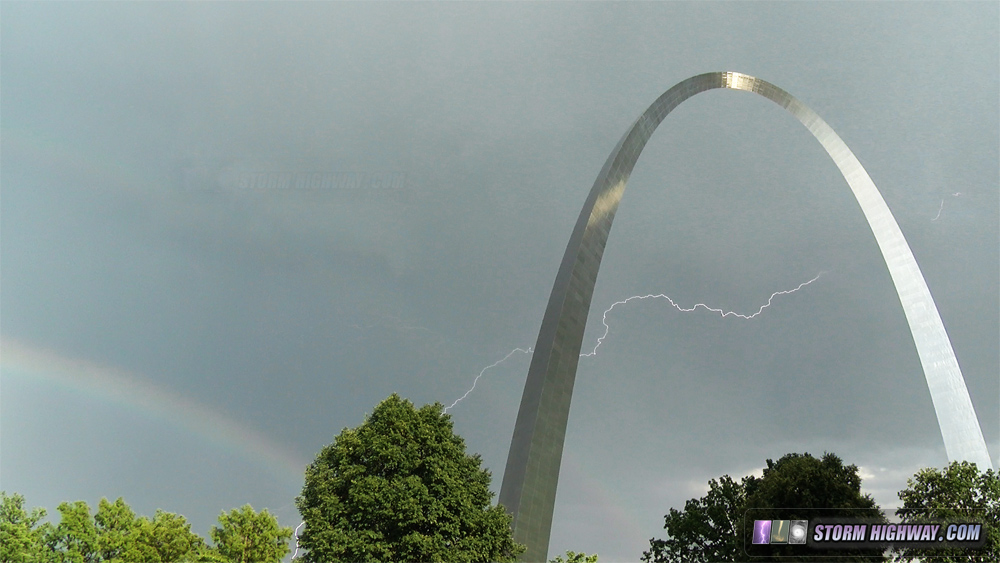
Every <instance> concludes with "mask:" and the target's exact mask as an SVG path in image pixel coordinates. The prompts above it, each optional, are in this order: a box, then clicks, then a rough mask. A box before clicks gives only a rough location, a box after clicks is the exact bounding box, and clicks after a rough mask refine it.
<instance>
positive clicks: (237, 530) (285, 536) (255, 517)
mask: <svg viewBox="0 0 1000 563" xmlns="http://www.w3.org/2000/svg"><path fill="white" fill-rule="evenodd" d="M219 524H220V526H213V527H212V541H213V542H215V548H216V549H217V550H218V552H219V555H221V556H222V557H223V558H224V559H225V560H226V561H232V562H233V563H278V561H281V558H282V557H284V556H285V555H286V554H287V553H288V540H289V539H291V537H292V529H291V528H289V527H281V526H279V525H278V519H277V518H275V517H274V516H273V515H271V514H270V513H269V512H268V511H267V510H266V509H265V510H262V511H261V512H260V513H259V514H258V513H257V512H255V511H254V509H253V508H252V507H251V506H250V505H249V504H245V505H243V507H241V508H239V509H233V510H232V511H230V512H229V514H226V513H225V512H223V513H222V514H220V515H219Z"/></svg>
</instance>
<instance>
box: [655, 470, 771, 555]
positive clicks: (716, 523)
mask: <svg viewBox="0 0 1000 563" xmlns="http://www.w3.org/2000/svg"><path fill="white" fill-rule="evenodd" d="M757 484H758V479H756V478H754V477H752V476H750V477H744V478H743V479H742V481H741V482H739V483H737V482H736V481H734V480H733V479H732V477H730V476H729V475H723V476H722V477H721V478H719V480H718V481H716V480H715V479H712V480H710V481H709V482H708V494H707V495H705V496H704V497H702V498H700V499H691V500H689V501H687V503H685V505H684V511H683V512H680V511H678V510H677V509H675V508H671V509H670V513H669V514H667V515H666V516H664V519H665V524H664V528H665V529H666V530H667V539H665V540H658V539H651V540H650V550H649V551H647V552H645V553H643V555H642V560H643V561H651V562H656V563H661V562H664V563H665V562H671V563H674V562H678V563H679V562H686V561H691V562H695V563H701V562H708V561H738V560H739V559H740V558H741V557H740V556H741V555H742V553H743V542H742V539H741V533H740V528H739V526H740V516H741V515H742V514H743V510H744V509H745V508H746V501H747V491H748V490H751V491H752V490H754V489H755V487H756V486H757Z"/></svg>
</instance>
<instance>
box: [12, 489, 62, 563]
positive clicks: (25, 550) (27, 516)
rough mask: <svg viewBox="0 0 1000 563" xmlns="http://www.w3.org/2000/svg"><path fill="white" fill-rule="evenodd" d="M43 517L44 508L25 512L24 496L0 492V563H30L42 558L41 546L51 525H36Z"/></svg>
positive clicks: (42, 547)
mask: <svg viewBox="0 0 1000 563" xmlns="http://www.w3.org/2000/svg"><path fill="white" fill-rule="evenodd" d="M42 518H45V509H44V508H34V509H32V510H31V512H27V511H26V510H25V508H24V497H23V496H21V495H19V494H17V493H15V494H13V495H7V492H6V491H0V561H3V562H5V563H29V562H35V561H43V560H44V559H45V557H46V550H45V548H44V545H43V543H44V538H45V535H46V534H47V533H48V532H49V529H50V528H51V525H50V524H41V525H39V522H41V521H42Z"/></svg>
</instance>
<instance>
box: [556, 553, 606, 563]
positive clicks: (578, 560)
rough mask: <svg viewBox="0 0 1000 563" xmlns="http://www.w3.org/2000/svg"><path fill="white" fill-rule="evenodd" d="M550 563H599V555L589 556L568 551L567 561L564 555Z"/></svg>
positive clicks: (558, 556) (557, 556)
mask: <svg viewBox="0 0 1000 563" xmlns="http://www.w3.org/2000/svg"><path fill="white" fill-rule="evenodd" d="M549 563H597V554H596V553H595V554H593V555H587V554H586V553H583V552H580V553H577V552H575V551H567V552H566V559H563V557H562V555H556V556H555V557H554V558H552V559H549Z"/></svg>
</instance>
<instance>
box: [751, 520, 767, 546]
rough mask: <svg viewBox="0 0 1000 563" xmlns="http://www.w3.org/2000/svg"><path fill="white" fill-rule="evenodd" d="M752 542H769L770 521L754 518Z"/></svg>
mask: <svg viewBox="0 0 1000 563" xmlns="http://www.w3.org/2000/svg"><path fill="white" fill-rule="evenodd" d="M753 543H754V544H769V543H771V521H770V520H754V521H753Z"/></svg>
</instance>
